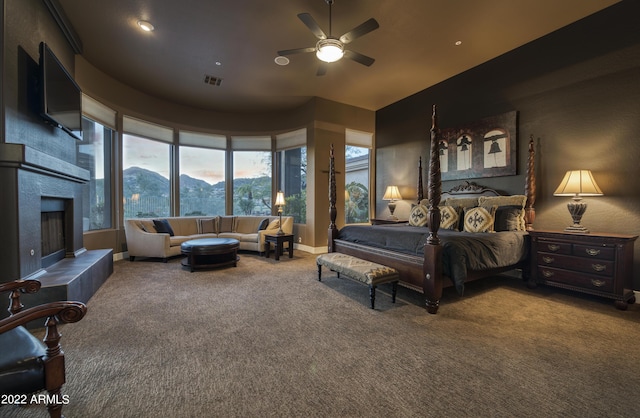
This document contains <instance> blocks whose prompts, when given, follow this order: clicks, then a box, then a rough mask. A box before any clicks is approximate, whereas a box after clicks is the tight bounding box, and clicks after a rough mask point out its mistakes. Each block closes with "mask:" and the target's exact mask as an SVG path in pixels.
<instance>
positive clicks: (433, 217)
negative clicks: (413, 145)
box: [422, 105, 442, 314]
mask: <svg viewBox="0 0 640 418" xmlns="http://www.w3.org/2000/svg"><path fill="white" fill-rule="evenodd" d="M439 136H440V131H439V129H438V116H437V114H436V105H433V113H432V116H431V150H430V156H429V179H428V186H427V187H428V191H427V199H428V201H429V212H428V218H429V224H428V226H429V237H428V238H427V243H426V244H425V246H424V263H423V265H422V271H423V274H424V280H423V285H422V286H423V291H424V294H425V299H426V307H427V311H428V312H429V313H431V314H435V313H437V312H438V307H439V305H440V298H441V297H442V245H441V244H440V237H438V230H439V229H440V216H441V215H440V208H439V206H440V197H441V193H442V180H441V176H440V155H439V152H438V151H439V150H438V146H439V143H438V142H439Z"/></svg>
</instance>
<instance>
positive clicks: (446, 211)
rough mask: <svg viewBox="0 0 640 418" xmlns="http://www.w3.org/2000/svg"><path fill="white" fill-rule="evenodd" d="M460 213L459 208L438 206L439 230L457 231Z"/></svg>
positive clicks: (460, 209)
mask: <svg viewBox="0 0 640 418" xmlns="http://www.w3.org/2000/svg"><path fill="white" fill-rule="evenodd" d="M461 211H462V208H460V207H453V206H446V205H445V206H440V228H442V229H450V230H452V231H459V227H460V212H461Z"/></svg>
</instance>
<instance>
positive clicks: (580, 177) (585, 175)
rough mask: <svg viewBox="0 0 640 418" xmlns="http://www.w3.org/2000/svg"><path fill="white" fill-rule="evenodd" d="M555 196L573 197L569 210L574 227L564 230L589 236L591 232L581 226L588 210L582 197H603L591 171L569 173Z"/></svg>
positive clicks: (568, 206) (568, 205)
mask: <svg viewBox="0 0 640 418" xmlns="http://www.w3.org/2000/svg"><path fill="white" fill-rule="evenodd" d="M553 195H554V196H571V197H572V201H571V202H569V203H568V204H567V208H568V209H569V213H570V214H571V217H572V218H573V225H571V226H568V227H566V228H565V229H564V230H565V232H577V233H583V234H588V233H589V230H588V229H587V228H585V227H584V226H582V225H580V220H581V219H582V215H584V212H585V211H586V210H587V204H586V203H585V202H583V201H582V196H602V190H600V188H599V187H598V185H597V184H596V181H595V180H594V178H593V174H591V171H590V170H569V171H567V173H566V174H565V175H564V178H563V179H562V181H561V182H560V185H559V186H558V188H557V189H556V191H555V192H554V193H553Z"/></svg>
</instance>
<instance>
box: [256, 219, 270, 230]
mask: <svg viewBox="0 0 640 418" xmlns="http://www.w3.org/2000/svg"><path fill="white" fill-rule="evenodd" d="M268 225H269V218H264V219H263V220H262V221H260V225H258V231H263V230H265V229H267V226H268Z"/></svg>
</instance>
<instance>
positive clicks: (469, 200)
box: [444, 197, 495, 208]
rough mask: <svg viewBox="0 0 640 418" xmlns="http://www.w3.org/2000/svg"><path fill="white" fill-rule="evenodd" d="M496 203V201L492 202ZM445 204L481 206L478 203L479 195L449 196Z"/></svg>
mask: <svg viewBox="0 0 640 418" xmlns="http://www.w3.org/2000/svg"><path fill="white" fill-rule="evenodd" d="M492 204H495V203H492ZM444 205H445V206H453V207H461V208H473V207H476V206H481V205H480V204H479V203H478V198H477V197H449V198H447V199H445V201H444Z"/></svg>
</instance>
